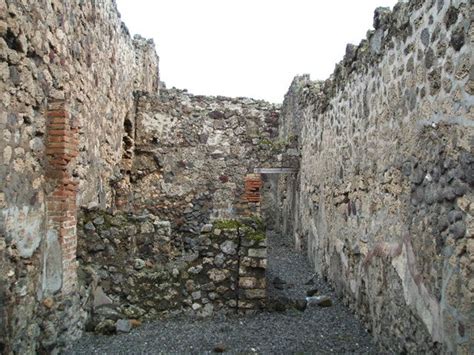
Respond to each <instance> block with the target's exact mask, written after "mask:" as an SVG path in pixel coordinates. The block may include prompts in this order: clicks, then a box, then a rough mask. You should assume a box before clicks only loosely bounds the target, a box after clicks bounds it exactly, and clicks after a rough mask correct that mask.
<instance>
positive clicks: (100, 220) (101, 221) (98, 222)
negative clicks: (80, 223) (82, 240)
mask: <svg viewBox="0 0 474 355" xmlns="http://www.w3.org/2000/svg"><path fill="white" fill-rule="evenodd" d="M93 222H94V224H95V225H96V226H100V225H102V224H104V222H105V220H104V217H102V216H99V217H96V218H95V219H94V221H93Z"/></svg>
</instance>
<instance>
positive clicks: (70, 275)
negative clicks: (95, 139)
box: [46, 100, 79, 294]
mask: <svg viewBox="0 0 474 355" xmlns="http://www.w3.org/2000/svg"><path fill="white" fill-rule="evenodd" d="M46 116H47V131H46V132H47V141H46V156H47V168H46V182H47V185H48V188H49V189H48V194H47V196H46V200H47V210H48V231H52V232H54V233H56V235H57V236H58V239H59V242H60V245H61V251H62V268H63V270H62V292H63V293H64V294H67V293H70V292H71V291H72V290H73V289H74V286H75V284H76V269H77V265H76V248H77V235H76V223H77V220H76V210H77V208H76V196H77V185H78V184H77V182H76V181H74V180H73V178H72V169H73V166H74V159H75V158H76V157H77V155H78V146H79V143H78V137H77V135H78V128H77V127H74V125H73V124H71V122H72V121H71V119H70V117H69V114H68V112H67V111H66V108H65V102H64V101H63V100H59V101H53V102H50V103H49V105H48V110H47V113H46Z"/></svg>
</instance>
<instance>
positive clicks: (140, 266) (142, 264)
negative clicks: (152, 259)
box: [133, 259, 145, 270]
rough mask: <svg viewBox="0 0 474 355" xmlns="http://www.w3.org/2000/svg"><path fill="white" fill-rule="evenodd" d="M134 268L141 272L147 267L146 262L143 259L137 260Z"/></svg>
mask: <svg viewBox="0 0 474 355" xmlns="http://www.w3.org/2000/svg"><path fill="white" fill-rule="evenodd" d="M133 267H134V268H135V270H141V269H143V268H144V267H145V261H144V260H142V259H135V263H134V265H133Z"/></svg>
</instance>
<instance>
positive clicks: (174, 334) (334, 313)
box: [66, 235, 377, 355]
mask: <svg viewBox="0 0 474 355" xmlns="http://www.w3.org/2000/svg"><path fill="white" fill-rule="evenodd" d="M268 242H269V243H268V244H269V247H268V258H269V260H268V270H267V275H268V276H267V279H268V284H269V286H268V296H269V298H270V300H275V299H290V300H296V299H303V298H304V297H305V295H306V291H308V290H311V289H314V288H316V289H318V290H319V292H320V293H321V294H324V295H328V296H330V297H331V299H332V301H333V305H332V306H331V307H324V308H323V307H318V306H312V307H308V308H307V309H306V310H305V311H304V312H301V311H297V310H295V309H289V310H286V311H284V312H261V313H258V314H255V315H251V316H240V317H239V316H216V317H214V318H210V319H189V318H184V317H178V318H173V319H167V320H158V321H154V322H151V323H147V324H144V325H142V326H141V327H139V328H137V329H134V330H132V331H131V332H130V333H128V334H121V335H114V336H98V335H92V334H85V335H84V336H83V337H82V338H81V339H80V340H79V341H78V342H76V343H75V344H74V345H73V347H72V350H69V351H67V352H66V353H67V354H114V355H115V354H161V353H163V354H169V353H179V354H182V353H187V354H189V353H193V354H206V353H214V352H216V351H223V350H225V352H228V353H265V354H268V353H272V354H288V353H290V354H291V353H312V354H315V353H316V354H331V353H333V354H344V353H364V354H375V353H377V352H376V349H375V346H374V344H373V342H372V339H371V337H370V335H368V334H367V332H366V331H365V330H364V329H363V327H362V326H361V324H360V322H359V321H358V320H357V319H356V318H355V317H354V316H353V315H352V314H351V313H350V311H349V310H348V309H347V308H345V307H344V306H343V305H342V304H341V302H340V301H339V300H338V299H337V298H336V296H335V294H334V293H333V292H332V291H331V289H330V287H329V286H328V285H327V284H325V283H324V282H322V281H321V280H319V279H317V278H316V277H313V276H314V274H313V272H312V270H311V267H310V265H309V264H308V262H307V261H306V260H305V258H304V256H302V255H301V254H299V253H297V252H295V251H293V250H292V248H291V242H290V241H289V240H287V239H284V238H282V237H279V236H275V235H269V240H268ZM276 277H278V278H280V279H281V280H283V281H285V283H282V282H280V283H279V284H278V282H277V288H276V287H275V285H274V284H273V281H274V279H275V278H276ZM309 280H312V282H311V284H307V283H308V281H309Z"/></svg>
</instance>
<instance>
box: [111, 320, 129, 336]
mask: <svg viewBox="0 0 474 355" xmlns="http://www.w3.org/2000/svg"><path fill="white" fill-rule="evenodd" d="M115 329H116V331H117V333H129V332H130V330H132V325H131V324H130V321H129V320H128V319H119V320H118V321H117V323H116V324H115Z"/></svg>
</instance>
